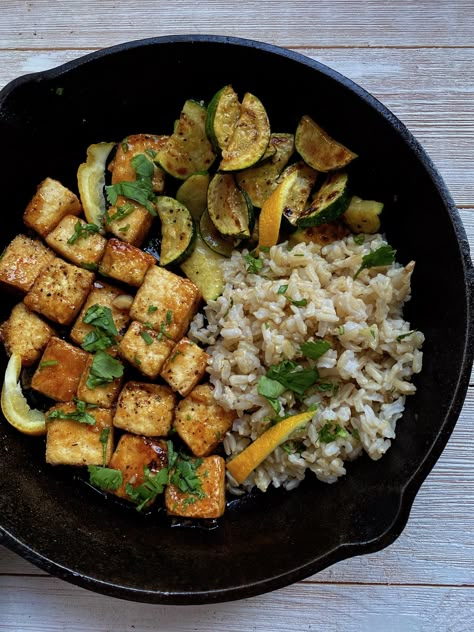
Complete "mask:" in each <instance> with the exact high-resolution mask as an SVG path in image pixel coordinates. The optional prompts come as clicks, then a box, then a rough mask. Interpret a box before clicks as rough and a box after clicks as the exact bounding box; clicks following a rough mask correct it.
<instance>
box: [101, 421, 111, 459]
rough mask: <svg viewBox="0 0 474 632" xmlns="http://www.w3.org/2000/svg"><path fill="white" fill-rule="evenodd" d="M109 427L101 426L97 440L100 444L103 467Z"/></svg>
mask: <svg viewBox="0 0 474 632" xmlns="http://www.w3.org/2000/svg"><path fill="white" fill-rule="evenodd" d="M109 434H110V428H109V427H106V428H102V430H101V431H100V437H99V441H100V442H101V444H102V465H103V466H104V467H105V465H106V462H107V443H108V441H109Z"/></svg>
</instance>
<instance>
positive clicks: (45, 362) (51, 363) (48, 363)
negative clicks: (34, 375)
mask: <svg viewBox="0 0 474 632" xmlns="http://www.w3.org/2000/svg"><path fill="white" fill-rule="evenodd" d="M58 364H59V362H58V360H43V362H41V363H40V365H39V370H40V371H42V370H43V369H46V367H48V366H56V365H58Z"/></svg>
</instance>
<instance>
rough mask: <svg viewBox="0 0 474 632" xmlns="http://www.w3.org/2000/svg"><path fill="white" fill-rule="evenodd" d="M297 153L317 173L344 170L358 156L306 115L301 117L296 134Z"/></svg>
mask: <svg viewBox="0 0 474 632" xmlns="http://www.w3.org/2000/svg"><path fill="white" fill-rule="evenodd" d="M295 145H296V151H297V152H298V153H299V154H300V156H301V157H302V158H303V160H304V161H305V162H306V164H308V165H309V166H310V167H312V168H313V169H316V171H323V172H327V171H334V170H335V169H342V168H343V167H345V166H346V165H348V164H349V163H350V162H351V160H354V158H357V154H355V153H354V152H353V151H351V150H350V149H348V148H347V147H345V146H344V145H342V144H341V143H338V142H337V141H336V140H334V139H333V138H331V136H329V134H327V133H326V132H325V131H324V130H323V128H322V127H320V126H319V125H318V124H317V123H315V122H314V121H313V119H312V118H311V117H310V116H308V115H305V116H303V117H301V119H300V122H299V123H298V127H297V128H296V134H295Z"/></svg>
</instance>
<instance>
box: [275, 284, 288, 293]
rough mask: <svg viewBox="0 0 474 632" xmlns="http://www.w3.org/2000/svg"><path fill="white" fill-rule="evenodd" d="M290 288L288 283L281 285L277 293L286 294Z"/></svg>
mask: <svg viewBox="0 0 474 632" xmlns="http://www.w3.org/2000/svg"><path fill="white" fill-rule="evenodd" d="M287 289H288V285H280V287H279V288H278V291H277V294H284V293H285V292H286V290H287Z"/></svg>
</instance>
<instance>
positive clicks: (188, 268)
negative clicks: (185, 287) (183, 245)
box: [181, 235, 224, 303]
mask: <svg viewBox="0 0 474 632" xmlns="http://www.w3.org/2000/svg"><path fill="white" fill-rule="evenodd" d="M223 261H224V257H223V256H222V255H220V254H218V253H217V252H214V251H213V250H211V249H210V248H208V246H206V244H205V243H204V241H203V240H202V239H201V238H200V236H199V235H198V236H197V237H196V243H195V247H194V250H193V251H192V253H191V254H190V256H189V257H188V258H187V259H186V261H183V263H182V264H181V270H182V271H183V272H184V274H185V275H186V276H187V277H188V279H189V280H190V281H192V282H193V283H195V284H196V285H197V286H198V288H199V289H200V290H201V294H202V297H203V299H204V300H205V301H206V303H207V302H209V301H213V300H215V299H216V298H217V297H218V296H220V295H221V294H222V290H223V289H224V275H223V272H222V262H223Z"/></svg>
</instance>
